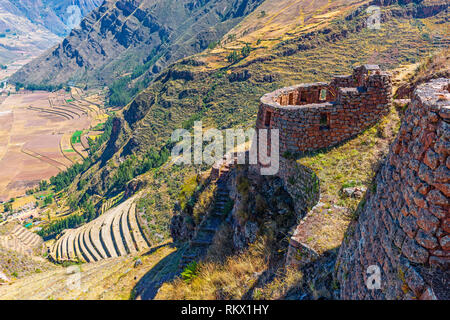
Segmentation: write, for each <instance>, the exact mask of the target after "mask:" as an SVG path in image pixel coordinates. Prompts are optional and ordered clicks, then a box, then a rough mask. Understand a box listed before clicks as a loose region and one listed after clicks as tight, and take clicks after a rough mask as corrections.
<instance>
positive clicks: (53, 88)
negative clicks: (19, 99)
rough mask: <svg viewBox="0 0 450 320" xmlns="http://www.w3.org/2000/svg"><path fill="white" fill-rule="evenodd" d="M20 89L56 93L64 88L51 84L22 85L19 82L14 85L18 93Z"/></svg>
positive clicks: (60, 85)
mask: <svg viewBox="0 0 450 320" xmlns="http://www.w3.org/2000/svg"><path fill="white" fill-rule="evenodd" d="M21 88H25V89H26V90H30V91H35V90H43V91H50V92H53V91H58V90H61V89H62V88H64V86H63V85H62V84H59V85H56V86H55V85H52V84H27V85H25V84H23V83H20V82H17V83H16V91H19V90H20V89H21Z"/></svg>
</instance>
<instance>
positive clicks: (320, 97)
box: [319, 89, 327, 101]
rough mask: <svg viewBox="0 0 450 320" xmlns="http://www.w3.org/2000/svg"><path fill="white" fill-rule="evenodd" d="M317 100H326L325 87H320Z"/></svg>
mask: <svg viewBox="0 0 450 320" xmlns="http://www.w3.org/2000/svg"><path fill="white" fill-rule="evenodd" d="M319 100H320V101H325V100H327V89H321V90H320V94H319Z"/></svg>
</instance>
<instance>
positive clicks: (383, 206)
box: [336, 79, 450, 299]
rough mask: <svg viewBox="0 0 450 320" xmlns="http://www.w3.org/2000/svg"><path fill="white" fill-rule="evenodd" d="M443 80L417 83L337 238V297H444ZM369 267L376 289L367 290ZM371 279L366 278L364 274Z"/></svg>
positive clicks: (447, 162)
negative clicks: (376, 277)
mask: <svg viewBox="0 0 450 320" xmlns="http://www.w3.org/2000/svg"><path fill="white" fill-rule="evenodd" d="M449 88H450V80H449V79H437V80H433V81H431V82H430V83H427V84H424V85H421V86H419V87H418V88H417V89H416V90H415V92H414V94H413V97H412V102H411V105H410V107H409V108H408V109H407V111H406V113H405V116H404V119H403V122H402V125H401V128H400V131H399V135H398V137H397V139H396V140H395V142H394V143H393V145H392V146H391V149H390V152H389V155H388V157H387V158H386V160H385V162H384V164H383V165H382V167H381V169H380V171H379V173H378V174H377V177H376V191H373V190H372V191H370V192H368V194H367V199H366V200H367V201H366V205H365V207H364V209H363V210H362V212H361V214H360V217H359V220H358V222H357V223H356V224H355V225H353V226H351V227H350V228H349V230H348V234H347V235H346V240H344V242H343V243H342V246H341V249H340V253H339V257H338V260H337V264H336V280H337V281H338V282H339V284H340V294H341V298H342V299H435V298H438V299H449V298H450V296H449V284H448V281H449V279H450V277H449V274H448V272H449V271H448V270H449V265H450V235H449V233H450V214H449V209H450V206H449V196H450V184H449V183H450V157H448V155H449V153H450V124H449V122H450V93H449ZM370 266H375V267H372V268H375V269H376V268H379V270H380V275H381V278H380V279H381V282H380V284H381V288H380V289H376V288H375V289H368V287H367V280H368V279H369V276H370V274H371V273H372V272H373V270H372V271H370V272H369V273H367V272H368V268H369V267H370ZM370 279H371V280H373V278H370Z"/></svg>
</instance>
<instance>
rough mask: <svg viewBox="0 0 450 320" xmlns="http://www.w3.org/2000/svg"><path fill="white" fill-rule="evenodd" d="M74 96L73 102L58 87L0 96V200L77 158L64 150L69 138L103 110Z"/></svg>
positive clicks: (64, 166)
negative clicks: (51, 91) (48, 90)
mask: <svg viewBox="0 0 450 320" xmlns="http://www.w3.org/2000/svg"><path fill="white" fill-rule="evenodd" d="M78 97H80V99H81V97H82V93H81V91H80V92H79V93H78V94H77V97H76V99H75V100H74V101H73V102H67V100H69V99H73V98H74V97H72V96H71V93H67V92H63V91H59V92H54V93H50V92H34V93H32V92H25V93H22V94H14V95H11V96H9V97H7V98H6V99H2V100H0V201H5V200H8V199H10V198H11V197H17V196H20V195H23V194H24V193H25V191H26V190H27V189H29V188H32V187H35V186H36V185H37V184H38V182H39V181H41V180H43V179H49V178H50V177H52V176H54V175H56V174H58V172H60V171H61V170H64V169H66V168H67V167H69V166H70V165H72V164H73V163H74V162H76V161H79V160H80V158H81V157H80V156H79V155H77V153H75V152H71V150H70V149H71V148H72V147H71V145H70V137H71V136H72V134H73V132H74V131H76V130H87V129H89V128H90V127H91V125H92V124H94V125H95V124H96V123H98V122H99V118H103V117H104V114H103V111H101V110H100V109H99V107H98V106H96V105H92V104H89V103H86V102H85V101H82V100H78V99H77V98H78ZM83 99H84V98H83ZM96 101H97V100H96Z"/></svg>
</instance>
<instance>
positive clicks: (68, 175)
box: [50, 159, 92, 192]
mask: <svg viewBox="0 0 450 320" xmlns="http://www.w3.org/2000/svg"><path fill="white" fill-rule="evenodd" d="M91 163H92V162H91V160H90V159H86V160H84V161H83V163H82V164H79V163H76V164H74V165H73V166H71V167H70V168H69V169H67V170H66V171H63V172H60V173H58V174H57V175H56V176H54V177H51V178H50V183H51V184H52V185H53V186H54V187H55V192H59V191H61V190H63V189H65V188H67V187H68V186H69V185H70V184H71V183H72V181H73V180H74V179H75V177H76V176H77V175H78V174H80V173H81V172H83V171H86V170H87V169H88V168H89V166H90V165H91Z"/></svg>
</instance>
